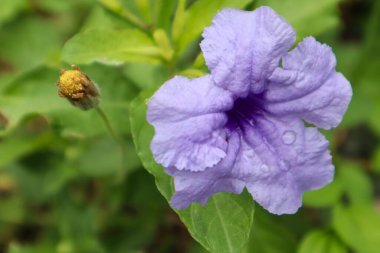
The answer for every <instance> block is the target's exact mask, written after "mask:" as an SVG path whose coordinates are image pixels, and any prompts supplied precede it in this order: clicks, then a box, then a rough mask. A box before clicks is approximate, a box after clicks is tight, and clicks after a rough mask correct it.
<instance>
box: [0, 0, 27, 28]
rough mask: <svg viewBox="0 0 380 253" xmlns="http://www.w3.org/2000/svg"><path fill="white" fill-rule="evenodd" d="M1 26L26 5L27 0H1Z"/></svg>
mask: <svg viewBox="0 0 380 253" xmlns="http://www.w3.org/2000/svg"><path fill="white" fill-rule="evenodd" d="M0 5H1V8H0V26H1V25H2V24H3V23H4V22H7V21H8V20H10V19H12V18H13V17H14V16H15V15H16V14H17V13H18V12H19V11H21V10H22V9H23V8H25V7H26V0H1V4H0Z"/></svg>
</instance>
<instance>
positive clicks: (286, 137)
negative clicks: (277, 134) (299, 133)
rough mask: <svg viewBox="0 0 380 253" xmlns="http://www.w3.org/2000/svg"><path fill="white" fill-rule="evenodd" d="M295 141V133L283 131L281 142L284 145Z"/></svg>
mask: <svg viewBox="0 0 380 253" xmlns="http://www.w3.org/2000/svg"><path fill="white" fill-rule="evenodd" d="M295 141H296V133H295V132H293V131H290V130H288V131H285V132H284V133H283V134H282V142H283V143H284V144H286V145H291V144H293V143H294V142H295Z"/></svg>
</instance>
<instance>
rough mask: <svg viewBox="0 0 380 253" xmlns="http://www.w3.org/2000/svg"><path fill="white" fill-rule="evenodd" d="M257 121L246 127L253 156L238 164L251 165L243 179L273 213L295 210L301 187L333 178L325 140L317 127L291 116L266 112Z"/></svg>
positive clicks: (300, 195)
mask: <svg viewBox="0 0 380 253" xmlns="http://www.w3.org/2000/svg"><path fill="white" fill-rule="evenodd" d="M256 123H257V125H256V127H255V128H253V127H247V128H246V129H245V134H244V138H245V140H246V142H247V144H248V145H250V146H251V148H252V149H253V150H254V152H255V156H252V158H251V161H247V162H245V163H237V166H241V167H242V168H245V170H246V169H247V166H248V164H252V165H254V166H251V173H252V174H251V176H249V177H246V183H247V188H248V190H249V192H250V193H251V194H252V196H253V198H254V199H255V200H256V201H257V202H258V203H259V204H260V205H262V206H263V207H264V208H265V209H267V210H268V211H269V212H271V213H274V214H284V213H295V212H296V211H297V210H298V208H299V207H300V206H301V204H302V193H303V192H304V191H306V190H310V189H317V188H320V187H322V186H324V185H326V184H328V183H330V182H331V180H332V177H333V172H334V169H333V165H332V161H331V156H330V153H329V150H328V142H327V141H326V140H325V138H324V137H323V136H322V135H321V134H320V133H319V132H318V130H317V129H315V128H306V127H304V125H303V123H302V121H301V120H297V119H294V118H273V117H271V116H269V115H266V116H263V117H261V118H259V119H257V120H256ZM248 167H249V166H248ZM237 169H238V168H235V170H237ZM240 170H241V169H240Z"/></svg>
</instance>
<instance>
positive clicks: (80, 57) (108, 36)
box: [62, 29, 160, 64]
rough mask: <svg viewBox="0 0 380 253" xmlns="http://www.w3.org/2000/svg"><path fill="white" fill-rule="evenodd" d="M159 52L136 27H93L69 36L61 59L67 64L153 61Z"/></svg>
mask: <svg viewBox="0 0 380 253" xmlns="http://www.w3.org/2000/svg"><path fill="white" fill-rule="evenodd" d="M159 53H160V51H159V49H158V48H157V47H156V46H155V44H154V42H153V40H152V39H151V38H149V37H148V36H147V35H146V34H145V33H143V32H141V31H139V30H135V29H125V30H108V29H96V30H88V31H85V32H83V33H79V34H77V35H75V36H74V37H73V38H71V39H70V40H69V41H68V42H67V43H66V45H65V47H64V48H63V52H62V59H63V60H64V61H65V62H67V63H70V64H71V63H74V64H89V63H93V62H101V63H104V64H122V63H125V62H156V61H158V58H157V57H158V56H159Z"/></svg>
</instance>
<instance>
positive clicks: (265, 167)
mask: <svg viewBox="0 0 380 253" xmlns="http://www.w3.org/2000/svg"><path fill="white" fill-rule="evenodd" d="M261 170H262V171H263V172H268V171H269V167H268V165H266V164H263V165H261Z"/></svg>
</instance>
